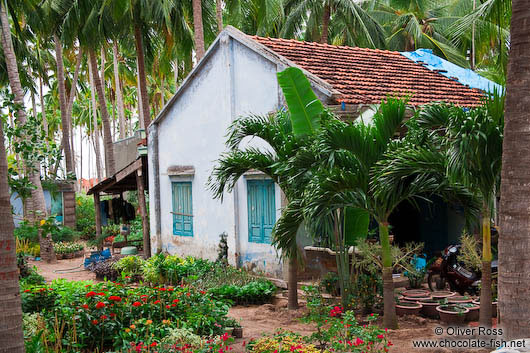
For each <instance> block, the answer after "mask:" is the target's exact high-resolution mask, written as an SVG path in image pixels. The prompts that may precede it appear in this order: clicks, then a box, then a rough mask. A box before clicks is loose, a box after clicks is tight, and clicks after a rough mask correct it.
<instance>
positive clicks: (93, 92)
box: [88, 65, 103, 181]
mask: <svg viewBox="0 0 530 353" xmlns="http://www.w3.org/2000/svg"><path fill="white" fill-rule="evenodd" d="M88 75H89V76H90V78H89V81H90V103H91V106H92V127H93V132H92V139H93V141H94V153H95V160H96V173H97V176H98V181H101V180H103V167H102V166H103V163H101V147H100V145H99V127H98V125H99V124H98V114H97V111H96V89H95V87H94V86H95V85H94V75H93V74H92V66H91V65H89V66H88Z"/></svg>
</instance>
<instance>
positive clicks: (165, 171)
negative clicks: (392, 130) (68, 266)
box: [148, 27, 483, 276]
mask: <svg viewBox="0 0 530 353" xmlns="http://www.w3.org/2000/svg"><path fill="white" fill-rule="evenodd" d="M426 54H429V53H426ZM420 61H421V60H419V59H418V58H415V59H410V58H407V57H406V56H404V55H402V54H401V53H398V52H390V51H381V50H371V49H360V48H349V47H338V46H332V45H325V44H316V43H304V42H299V41H295V40H284V39H270V38H260V37H251V36H247V35H245V34H243V33H242V32H240V31H238V30H236V29H235V28H232V27H228V28H226V29H225V30H224V31H223V32H222V33H221V34H220V35H219V37H218V38H217V39H216V40H215V42H214V43H213V44H212V45H211V46H210V48H209V50H208V52H207V53H206V55H205V56H204V58H203V59H202V60H201V61H200V62H199V63H198V64H197V66H196V67H195V68H194V69H193V71H192V72H191V73H190V74H189V76H188V77H187V78H186V80H185V81H184V82H183V84H182V85H181V87H180V88H179V89H178V91H177V93H176V94H175V96H174V97H173V98H172V99H171V100H170V101H169V102H168V104H167V105H166V106H165V107H164V109H163V110H162V111H161V112H160V114H159V115H158V117H157V118H156V119H155V120H154V121H153V122H152V124H151V125H150V127H149V131H148V158H149V191H150V192H149V201H150V222H151V227H150V228H151V242H152V249H153V251H155V250H157V249H158V250H163V251H167V252H169V253H176V254H180V255H194V256H199V257H204V258H215V257H216V256H217V246H218V243H219V234H221V233H223V232H226V233H227V234H228V246H229V261H230V262H231V263H232V264H238V265H243V264H247V265H250V266H251V267H257V268H258V269H261V270H264V271H266V272H268V273H270V274H272V275H275V276H281V274H282V264H281V262H280V261H279V258H278V256H277V252H276V250H275V249H274V248H273V247H272V246H271V245H270V233H271V229H272V226H273V225H274V222H275V220H276V219H278V217H279V216H280V209H281V204H282V196H281V192H280V190H279V188H278V186H276V185H274V184H273V183H272V181H271V180H270V179H268V178H266V177H265V176H264V175H262V174H256V173H249V174H247V175H245V176H244V177H242V178H241V179H240V180H239V182H238V183H237V186H236V188H235V190H234V191H233V192H232V193H230V194H227V195H225V197H224V201H223V202H222V203H221V202H220V201H219V200H214V199H213V198H212V194H211V193H210V191H209V190H208V189H207V186H206V183H207V180H208V177H209V176H210V174H211V172H212V169H213V166H214V164H215V161H216V160H217V159H218V158H219V156H220V154H221V153H223V152H224V151H226V147H225V140H226V132H227V128H228V126H229V124H230V123H231V122H232V121H233V120H234V119H236V118H237V117H239V116H244V115H248V114H251V113H252V114H267V113H270V112H273V111H276V110H277V109H279V108H281V107H282V106H283V96H282V93H281V90H280V88H279V86H278V83H277V79H276V73H277V72H279V71H282V70H284V69H285V68H286V67H289V66H298V67H300V68H302V69H303V70H304V72H305V74H306V75H307V77H308V78H309V80H310V82H311V84H312V86H313V89H314V91H315V93H316V94H317V96H319V98H320V99H321V100H322V101H323V103H324V104H326V105H328V106H331V107H332V108H333V109H336V110H337V113H339V114H342V115H351V116H354V117H355V116H357V115H358V114H359V113H361V112H363V111H365V110H366V109H367V108H368V107H370V105H372V104H377V103H379V102H380V101H381V99H382V98H384V97H385V96H386V95H387V94H391V93H398V94H411V95H412V96H411V99H410V105H412V106H416V105H420V104H425V103H428V102H432V101H438V100H440V101H448V102H452V103H455V104H459V105H462V106H474V105H477V104H479V102H480V99H481V97H482V95H483V93H482V91H480V90H479V89H476V88H470V87H469V86H466V85H464V84H462V83H460V82H458V80H457V79H455V78H449V77H446V76H444V73H445V74H446V73H447V72H441V71H437V70H436V68H434V69H433V68H432V67H426V65H423V64H422V63H421V62H420ZM248 143H249V144H253V145H257V146H260V147H263V148H266V146H265V144H264V142H263V141H257V140H252V141H249V142H248Z"/></svg>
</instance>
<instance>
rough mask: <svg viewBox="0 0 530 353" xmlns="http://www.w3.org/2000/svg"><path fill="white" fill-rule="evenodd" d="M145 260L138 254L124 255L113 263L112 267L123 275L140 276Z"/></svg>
mask: <svg viewBox="0 0 530 353" xmlns="http://www.w3.org/2000/svg"><path fill="white" fill-rule="evenodd" d="M144 264H145V261H144V260H143V259H142V258H141V257H139V256H126V257H124V258H122V259H120V260H119V261H118V262H116V263H115V264H114V268H115V269H116V270H117V271H120V272H121V274H122V275H123V276H130V277H134V276H140V275H141V274H142V272H143V266H144Z"/></svg>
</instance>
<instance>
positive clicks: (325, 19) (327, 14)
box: [320, 3, 331, 44]
mask: <svg viewBox="0 0 530 353" xmlns="http://www.w3.org/2000/svg"><path fill="white" fill-rule="evenodd" d="M330 18H331V7H330V6H329V3H326V5H324V14H323V15H322V37H320V43H323V44H327V43H328V36H329V20H330Z"/></svg>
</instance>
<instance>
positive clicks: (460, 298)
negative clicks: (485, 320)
mask: <svg viewBox="0 0 530 353" xmlns="http://www.w3.org/2000/svg"><path fill="white" fill-rule="evenodd" d="M472 301H473V299H472V298H470V297H466V296H464V295H453V296H452V297H448V298H447V302H448V303H449V304H468V303H471V302H472Z"/></svg>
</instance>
